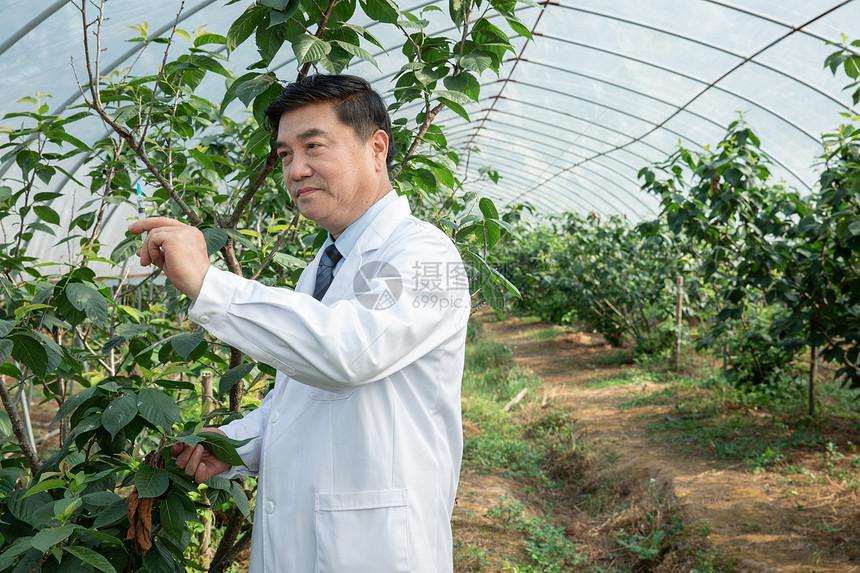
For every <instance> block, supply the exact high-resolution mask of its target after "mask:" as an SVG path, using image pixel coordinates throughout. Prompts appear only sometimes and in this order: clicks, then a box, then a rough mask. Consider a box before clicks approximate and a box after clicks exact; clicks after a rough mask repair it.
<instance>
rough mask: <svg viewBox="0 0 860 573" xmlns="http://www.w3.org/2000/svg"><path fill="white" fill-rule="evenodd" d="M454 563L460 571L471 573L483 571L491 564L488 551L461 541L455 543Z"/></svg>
mask: <svg viewBox="0 0 860 573" xmlns="http://www.w3.org/2000/svg"><path fill="white" fill-rule="evenodd" d="M454 563H455V565H456V566H457V569H458V570H463V571H469V572H470V573H477V572H479V571H483V570H484V567H486V566H487V565H488V564H489V562H488V560H487V552H486V551H484V550H483V549H481V548H480V547H475V546H473V545H469V544H468V543H466V542H464V541H462V540H459V539H458V540H456V541H455V542H454Z"/></svg>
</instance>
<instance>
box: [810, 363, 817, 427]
mask: <svg viewBox="0 0 860 573" xmlns="http://www.w3.org/2000/svg"><path fill="white" fill-rule="evenodd" d="M817 377H818V347H817V346H812V348H810V349H809V415H810V416H814V415H815V379H816V378H817Z"/></svg>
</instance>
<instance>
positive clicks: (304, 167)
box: [289, 153, 314, 181]
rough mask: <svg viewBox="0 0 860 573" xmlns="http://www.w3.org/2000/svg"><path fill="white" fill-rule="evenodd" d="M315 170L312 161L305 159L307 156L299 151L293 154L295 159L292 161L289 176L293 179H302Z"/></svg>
mask: <svg viewBox="0 0 860 573" xmlns="http://www.w3.org/2000/svg"><path fill="white" fill-rule="evenodd" d="M313 173H314V170H313V169H312V168H311V166H310V163H308V162H307V161H306V160H305V157H304V156H303V155H301V154H299V153H297V154H295V155H293V160H292V161H291V162H290V173H289V177H290V179H291V180H292V181H301V180H302V179H305V178H307V177H310V176H311V175H313Z"/></svg>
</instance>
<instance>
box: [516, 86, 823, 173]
mask: <svg viewBox="0 0 860 573" xmlns="http://www.w3.org/2000/svg"><path fill="white" fill-rule="evenodd" d="M516 83H518V84H520V85H526V86H529V87H534V88H536V89H543V90H545V91H551V92H553V93H557V94H559V95H562V96H564V97H569V98H572V99H578V100H581V101H585V102H588V103H591V104H594V105H596V106H598V107H605V108H608V109H611V110H613V111H616V112H618V113H621V114H623V115H627V116H629V117H633V118H635V119H638V120H640V121H642V122H644V123H647V124H650V125H651V126H652V127H651V128H650V129H649V130H648V131H646V132H645V133H644V134H642V135H639V136H637V137H630V141H628V142H627V143H625V144H621V145H618V146H616V147H615V148H613V149H610V150H608V151H604V152H601V153H600V154H606V153H611V152H612V151H616V150H620V149H622V148H624V147H626V146H628V145H631V144H633V143H635V142H637V141H642V142H643V143H644V141H643V140H644V139H645V138H646V137H648V136H649V135H651V134H652V133H655V132H656V131H658V130H661V129H662V130H663V131H666V132H668V133H671V134H673V135H677V136H678V137H679V138H682V139H686V140H687V141H691V142H693V143H695V144H696V145H698V146H699V147H704V146H702V145H701V144H700V143H698V142H697V141H696V140H695V139H694V138H692V137H689V136H687V135H685V134H683V133H680V132H678V131H675V130H674V129H670V128H668V127H666V123H668V122H669V120H671V119H672V118H674V117H676V116H677V115H678V114H679V113H681V112H682V111H683V112H685V113H689V114H690V115H692V116H694V117H698V118H699V119H701V120H704V121H705V122H706V123H709V124H711V125H713V126H715V127H718V128H720V129H721V130H724V129H725V127H724V126H722V125H720V124H719V123H718V122H716V121H715V120H713V119H711V118H709V117H707V116H704V115H702V114H699V113H696V112H694V111H690V110H689V109H687V106H688V105H689V103H692V101H694V100H695V99H696V98H698V97H699V96H700V95H702V93H704V92H700V93H699V94H698V95H697V96H696V97H695V98H693V99H692V100H690V102H688V103H687V104H685V105H684V106H682V107H679V108H677V109H676V111H675V112H674V113H672V114H671V115H669V117H667V118H665V119H664V120H663V121H661V122H660V123H653V122H651V121H648V120H645V119H642V118H640V117H636V116H634V115H633V114H631V113H629V112H626V111H624V110H619V109H617V108H614V107H611V106H607V105H604V104H602V103H600V102H596V101H594V100H591V99H588V98H584V97H581V96H575V95H572V94H567V93H564V92H561V91H558V90H554V89H551V88H540V86H535V85H533V84H527V83H525V82H519V81H517V82H516ZM673 107H674V106H673ZM600 154H598V155H596V156H595V157H598V156H599V155H600ZM591 159H593V158H590V159H585V160H584V161H586V162H587V161H590V160H591ZM771 159H772V160H773V161H774V163H776V164H778V165H779V166H780V167H782V168H783V169H785V170H786V171H788V172H789V173H791V174H792V175H793V176H794V177H795V178H796V179H797V180H798V181H800V182H801V183H802V184H803V185H804V186H806V188H807V189H810V187H809V186H808V185H806V183H805V182H804V181H803V178H802V177H800V176H799V175H798V174H797V173H796V172H795V171H794V169H793V168H791V167H789V166H788V165H786V164H785V163H783V162H782V161H781V160H780V159H777V158H773V157H772V158H771ZM575 168H576V165H572V166H570V167H569V169H575Z"/></svg>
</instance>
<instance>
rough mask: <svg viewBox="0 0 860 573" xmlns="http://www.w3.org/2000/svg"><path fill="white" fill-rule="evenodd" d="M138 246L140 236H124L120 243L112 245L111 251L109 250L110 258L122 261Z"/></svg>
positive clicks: (116, 261) (132, 253)
mask: <svg viewBox="0 0 860 573" xmlns="http://www.w3.org/2000/svg"><path fill="white" fill-rule="evenodd" d="M140 246H141V241H140V237H138V236H136V235H132V236H131V237H126V238H125V239H123V240H122V241H120V243H119V244H118V245H117V246H116V247H114V249H113V251H111V254H110V260H112V261H113V262H115V263H122V262H123V261H125V260H127V259H128V258H129V257H130V256H132V255H134V253H135V252H136V251H137V250H138V249H139V248H140Z"/></svg>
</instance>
